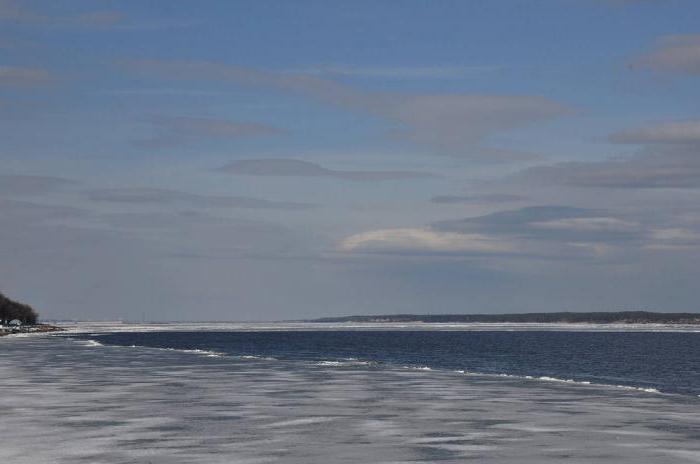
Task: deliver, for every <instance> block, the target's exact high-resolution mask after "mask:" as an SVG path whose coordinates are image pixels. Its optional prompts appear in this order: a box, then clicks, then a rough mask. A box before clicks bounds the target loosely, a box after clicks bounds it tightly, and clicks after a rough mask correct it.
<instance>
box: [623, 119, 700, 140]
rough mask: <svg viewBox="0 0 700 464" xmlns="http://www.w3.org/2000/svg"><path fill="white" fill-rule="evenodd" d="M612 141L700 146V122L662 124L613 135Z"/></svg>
mask: <svg viewBox="0 0 700 464" xmlns="http://www.w3.org/2000/svg"><path fill="white" fill-rule="evenodd" d="M610 141H612V142H615V143H635V144H637V143H638V144H699V145H700V120H688V121H669V122H661V123H658V124H654V125H649V126H646V127H641V128H638V129H630V130H624V131H620V132H616V133H614V134H612V135H611V136H610Z"/></svg>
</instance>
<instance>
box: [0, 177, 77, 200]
mask: <svg viewBox="0 0 700 464" xmlns="http://www.w3.org/2000/svg"><path fill="white" fill-rule="evenodd" d="M75 184H77V182H76V181H73V180H70V179H64V178H62V177H51V176H32V175H9V174H8V175H0V195H3V196H23V195H39V194H44V193H49V192H55V191H57V190H62V189H64V188H65V187H68V186H71V185H75Z"/></svg>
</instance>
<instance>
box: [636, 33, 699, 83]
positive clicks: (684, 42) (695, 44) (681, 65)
mask: <svg viewBox="0 0 700 464" xmlns="http://www.w3.org/2000/svg"><path fill="white" fill-rule="evenodd" d="M629 66H630V67H632V68H639V69H649V70H652V71H658V72H668V73H677V74H690V75H698V74H700V34H687V35H669V36H665V37H661V38H660V39H658V40H657V41H656V43H655V44H654V46H653V47H652V49H651V50H649V51H648V52H647V53H645V54H643V55H641V56H639V57H637V58H635V59H633V60H631V61H630V62H629Z"/></svg>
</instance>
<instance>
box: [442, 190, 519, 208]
mask: <svg viewBox="0 0 700 464" xmlns="http://www.w3.org/2000/svg"><path fill="white" fill-rule="evenodd" d="M523 200H527V197H526V196H523V195H511V194H506V193H485V194H477V195H437V196H434V197H432V198H431V199H430V201H431V202H432V203H438V204H447V205H451V204H492V203H514V202H517V201H523Z"/></svg>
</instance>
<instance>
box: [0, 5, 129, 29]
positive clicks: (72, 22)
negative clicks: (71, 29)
mask: <svg viewBox="0 0 700 464" xmlns="http://www.w3.org/2000/svg"><path fill="white" fill-rule="evenodd" d="M121 19H122V14H121V13H120V12H118V11H112V10H92V11H86V12H84V13H78V14H70V15H54V14H46V13H43V12H41V11H37V10H36V9H31V8H29V7H27V6H25V5H23V4H21V3H19V2H16V1H14V0H0V21H12V22H13V23H15V24H22V23H25V24H39V25H57V26H105V25H112V24H115V23H118V22H119V21H120V20H121Z"/></svg>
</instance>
